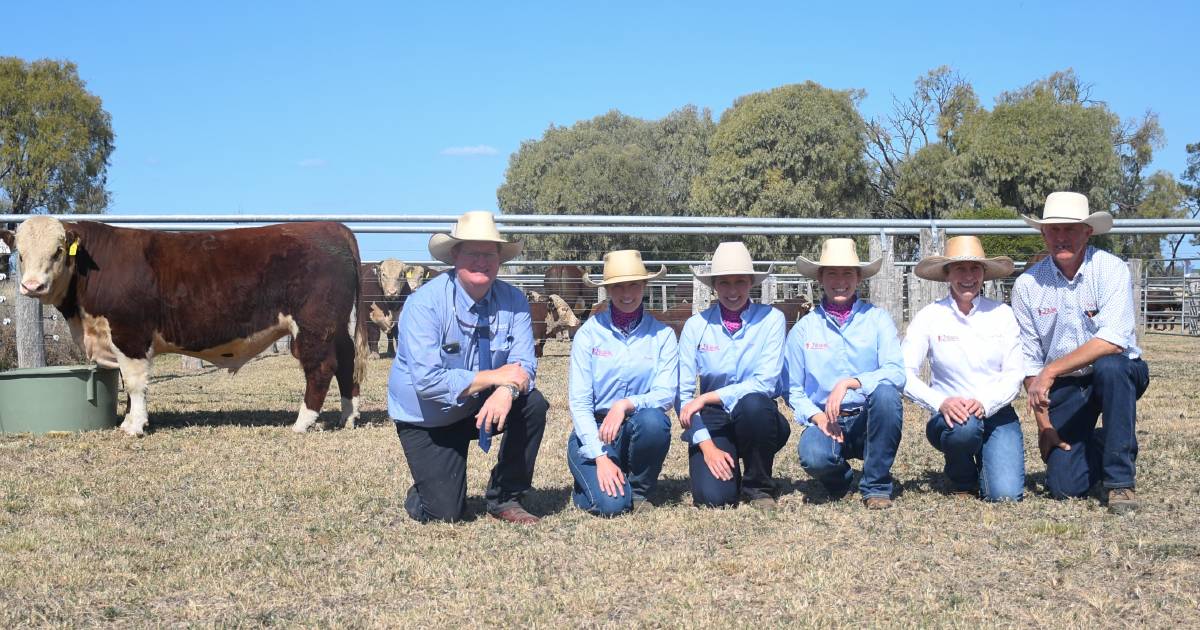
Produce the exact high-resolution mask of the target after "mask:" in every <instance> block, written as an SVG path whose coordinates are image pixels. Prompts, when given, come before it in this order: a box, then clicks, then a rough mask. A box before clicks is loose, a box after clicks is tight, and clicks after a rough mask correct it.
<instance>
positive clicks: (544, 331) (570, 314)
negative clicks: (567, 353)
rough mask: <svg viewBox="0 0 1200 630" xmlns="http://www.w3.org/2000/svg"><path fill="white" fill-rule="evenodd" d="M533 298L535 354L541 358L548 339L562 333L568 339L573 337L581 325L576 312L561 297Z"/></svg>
mask: <svg viewBox="0 0 1200 630" xmlns="http://www.w3.org/2000/svg"><path fill="white" fill-rule="evenodd" d="M531 297H533V298H534V299H531V300H530V301H529V320H530V322H531V323H532V325H533V354H534V356H537V357H540V356H542V349H543V348H544V347H545V344H546V340H547V339H549V338H551V337H554V336H557V335H558V333H560V332H566V333H567V336H568V337H573V336H574V335H575V331H576V330H579V326H580V323H579V318H578V317H576V316H575V311H573V310H572V309H571V307H570V306H568V305H567V302H566V300H563V299H562V298H561V297H559V296H557V295H549V296H544V297H543V296H541V295H539V294H536V293H534V294H532V296H531ZM534 300H537V301H534Z"/></svg>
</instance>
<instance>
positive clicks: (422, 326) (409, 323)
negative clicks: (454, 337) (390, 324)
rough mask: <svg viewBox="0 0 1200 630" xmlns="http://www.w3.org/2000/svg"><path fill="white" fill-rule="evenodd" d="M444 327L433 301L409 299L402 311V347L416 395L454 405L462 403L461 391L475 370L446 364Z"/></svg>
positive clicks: (471, 379)
mask: <svg viewBox="0 0 1200 630" xmlns="http://www.w3.org/2000/svg"><path fill="white" fill-rule="evenodd" d="M441 331H442V325H441V322H439V321H438V317H437V315H436V313H435V312H434V309H433V308H432V306H431V305H430V304H428V303H427V302H426V301H424V300H409V303H408V304H407V305H406V307H405V309H404V312H403V313H401V315H400V330H399V333H398V335H397V336H398V338H399V341H398V345H399V351H400V352H401V353H403V354H404V360H405V362H406V363H407V364H408V365H409V366H411V368H410V369H411V371H412V380H413V387H414V388H415V389H416V392H417V396H418V397H420V398H422V399H424V400H430V401H435V402H439V403H441V404H443V405H447V406H454V405H458V404H460V403H461V400H460V399H459V395H460V394H462V393H463V392H464V391H466V390H467V388H469V387H470V386H471V381H473V380H474V379H475V372H474V371H472V370H466V369H455V368H448V367H446V366H445V362H444V360H443V358H442V356H441V352H442V344H441ZM462 351H463V350H459V352H462Z"/></svg>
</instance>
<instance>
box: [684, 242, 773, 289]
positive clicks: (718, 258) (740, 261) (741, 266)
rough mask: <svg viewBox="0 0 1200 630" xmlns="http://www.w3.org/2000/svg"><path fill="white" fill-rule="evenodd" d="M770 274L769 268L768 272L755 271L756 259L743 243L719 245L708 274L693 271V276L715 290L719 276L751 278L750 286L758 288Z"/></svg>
mask: <svg viewBox="0 0 1200 630" xmlns="http://www.w3.org/2000/svg"><path fill="white" fill-rule="evenodd" d="M770 273H771V269H770V268H769V267H768V268H767V270H766V271H755V270H754V259H752V258H750V250H748V249H746V246H745V245H744V244H743V243H742V242H741V241H729V242H726V243H721V244H720V245H717V251H715V252H713V257H712V264H711V265H709V266H708V272H707V273H699V272H696V271H692V275H694V276H696V279H697V280H699V281H700V282H701V283H703V284H704V285H705V286H707V287H708V288H710V289H711V288H713V282H714V280H715V278H716V277H717V276H750V286H758V285H760V284H762V281H763V280H766V279H767V275H769V274H770Z"/></svg>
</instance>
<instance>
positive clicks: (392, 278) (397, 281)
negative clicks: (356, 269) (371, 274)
mask: <svg viewBox="0 0 1200 630" xmlns="http://www.w3.org/2000/svg"><path fill="white" fill-rule="evenodd" d="M378 270H379V286H380V287H381V288H382V289H383V294H384V295H385V296H386V297H396V296H398V295H400V289H401V288H402V287H403V283H405V282H407V277H406V274H407V272H408V270H409V266H408V265H406V264H404V263H402V262H400V261H399V260H396V259H395V258H388V259H385V260H382V261H380V262H379V267H378ZM409 288H410V289H411V288H412V287H411V286H410V287H409Z"/></svg>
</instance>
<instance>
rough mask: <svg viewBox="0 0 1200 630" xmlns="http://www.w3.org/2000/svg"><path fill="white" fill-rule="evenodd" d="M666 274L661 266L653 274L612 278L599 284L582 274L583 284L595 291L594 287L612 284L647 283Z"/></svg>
mask: <svg viewBox="0 0 1200 630" xmlns="http://www.w3.org/2000/svg"><path fill="white" fill-rule="evenodd" d="M666 273H667V267H666V265H663V267H662V269H659V270H658V271H657V272H655V273H649V274H646V275H640V276H614V277H612V278H606V279H601V280H600V281H599V282H596V281H595V280H592V279H591V277H590V276H589V275H588V274H586V273H585V274H583V284H584V285H585V286H589V287H592V288H593V289H595V288H596V287H606V286H609V285H613V284H621V283H622V282H639V281H643V280H644V281H646V282H649V281H650V280H655V279H657V278H661V277H663V276H664V275H666Z"/></svg>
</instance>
